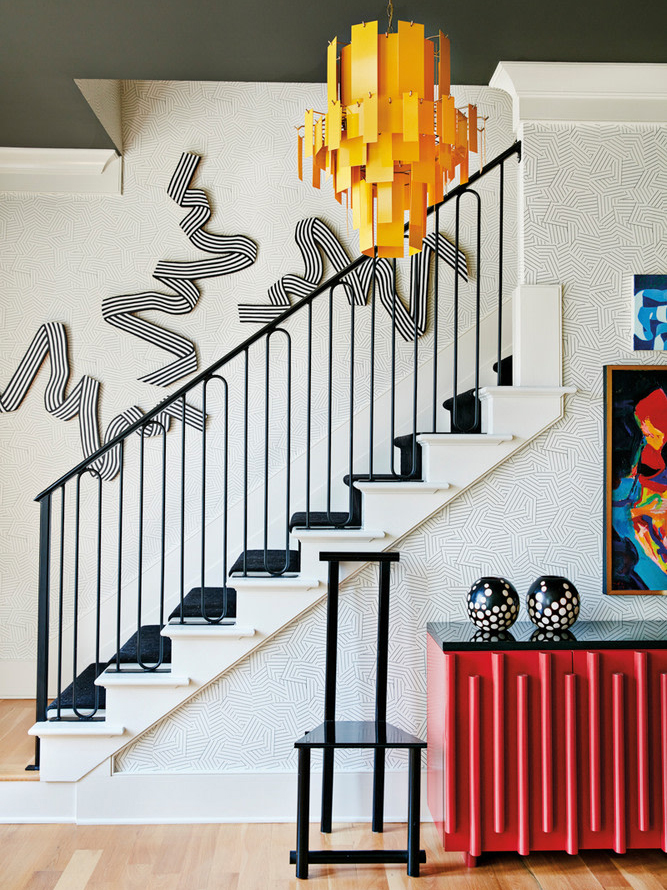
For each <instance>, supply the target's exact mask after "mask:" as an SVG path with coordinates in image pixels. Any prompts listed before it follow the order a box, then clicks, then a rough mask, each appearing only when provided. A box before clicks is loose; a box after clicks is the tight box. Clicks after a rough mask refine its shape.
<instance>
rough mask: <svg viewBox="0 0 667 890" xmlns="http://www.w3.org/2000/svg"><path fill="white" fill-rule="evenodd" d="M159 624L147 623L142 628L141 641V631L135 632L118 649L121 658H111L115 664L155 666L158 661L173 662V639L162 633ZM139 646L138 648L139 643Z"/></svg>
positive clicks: (163, 662)
mask: <svg viewBox="0 0 667 890" xmlns="http://www.w3.org/2000/svg"><path fill="white" fill-rule="evenodd" d="M161 629H162V628H161V627H160V625H159V624H146V625H144V626H143V627H142V628H141V642H140V643H139V631H137V632H136V633H133V634H132V636H131V637H130V639H129V640H128V641H127V643H125V644H124V645H122V646H121V647H120V649H119V650H118V656H119V658H118V659H116V656H115V655H114V657H113V658H112V659H111V661H112V662H113V663H114V664H115V663H116V661H119V662H120V664H137V663H138V662H139V663H141V664H145V665H148V666H153V665H155V664H157V663H158V662H161V663H162V664H171V640H170V639H169V637H163V636H162V635H161V634H160V631H161ZM138 643H139V648H138V650H137V644H138Z"/></svg>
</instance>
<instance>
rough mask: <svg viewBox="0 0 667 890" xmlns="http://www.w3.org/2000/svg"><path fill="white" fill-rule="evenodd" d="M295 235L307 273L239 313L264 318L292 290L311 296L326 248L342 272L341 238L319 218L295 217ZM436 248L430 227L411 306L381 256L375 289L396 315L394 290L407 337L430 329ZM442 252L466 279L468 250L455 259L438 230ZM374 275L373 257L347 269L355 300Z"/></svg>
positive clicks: (254, 320)
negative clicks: (430, 303)
mask: <svg viewBox="0 0 667 890" xmlns="http://www.w3.org/2000/svg"><path fill="white" fill-rule="evenodd" d="M294 237H295V240H296V243H297V246H298V248H299V250H300V251H301V256H302V257H303V262H304V266H305V272H304V274H303V276H302V277H299V276H298V275H285V276H283V277H282V278H281V279H280V281H277V282H276V283H275V284H274V285H272V286H271V287H270V288H269V300H270V302H269V303H268V304H257V303H250V304H242V305H239V319H240V320H241V321H242V322H246V323H250V324H266V323H267V322H270V321H273V319H274V318H277V317H278V316H279V315H281V314H282V313H283V312H284V311H285V309H288V308H289V307H290V306H291V300H290V295H292V296H294V297H297V298H298V299H303V298H304V297H307V296H308V294H310V293H311V292H312V290H313V288H315V287H317V285H318V284H319V283H320V281H321V279H322V276H323V274H324V263H323V260H322V254H324V255H325V256H326V258H327V259H328V260H329V263H330V264H331V266H332V268H333V270H334V272H341V271H342V270H343V269H344V268H345V267H346V266H348V265H349V263H350V259H349V257H348V255H347V253H346V252H345V249H344V248H343V246H342V244H341V243H340V241H339V240H338V239H337V238H336V236H335V235H334V234H333V232H332V231H331V230H330V229H329V228H328V226H326V225H325V223H323V222H322V221H321V220H319V219H315V218H312V219H304V220H301V222H299V223H297V226H296V232H295V235H294ZM435 252H436V237H435V233H434V232H432V233H430V234H428V235H427V236H426V237H425V238H424V247H423V250H422V251H421V253H419V254H416V255H415V256H414V257H413V258H412V260H411V262H412V274H413V276H415V275H416V276H417V282H418V286H417V287H416V288H414V293H413V294H410V300H409V306H408V307H406V305H405V303H404V302H403V300H402V299H401V298H400V296H399V295H398V293H397V292H396V282H395V281H394V267H393V264H392V263H391V262H390V261H389V260H387V259H380V260H378V261H377V267H376V290H377V293H378V296H379V298H380V302H381V304H382V305H383V306H384V308H385V309H386V310H387V312H388V313H389V314H390V315H393V313H394V296H395V295H396V309H395V311H396V329H397V330H398V332H399V333H400V335H401V336H402V337H403V338H404V339H405V340H410V339H412V338H413V337H414V335H415V323H416V325H417V336H418V337H421V335H422V334H423V333H424V332H425V331H426V323H427V306H428V288H429V276H430V270H431V259H432V257H433V256H434V255H435ZM438 256H439V257H440V259H441V260H443V261H444V262H445V263H447V264H448V265H449V266H451V268H452V269H456V268H457V267H458V274H459V275H460V277H461V278H462V279H463V280H464V281H467V280H468V266H467V261H466V257H465V254H464V253H463V252H462V251H461V250H460V249H459V251H458V262H457V260H456V248H455V247H454V245H453V244H452V243H451V242H450V241H448V240H447V238H445V237H444V235H440V236H439V238H438ZM372 277H373V261H372V259H370V258H369V259H368V260H365V261H364V262H363V263H361V264H360V265H359V266H357V268H356V269H354V270H353V271H352V272H350V273H349V275H346V276H345V279H344V280H345V282H346V283H347V284H348V286H349V290H348V300H352V299H353V300H354V303H355V305H356V306H363V305H365V303H366V295H367V294H368V291H369V288H370V284H371V279H372Z"/></svg>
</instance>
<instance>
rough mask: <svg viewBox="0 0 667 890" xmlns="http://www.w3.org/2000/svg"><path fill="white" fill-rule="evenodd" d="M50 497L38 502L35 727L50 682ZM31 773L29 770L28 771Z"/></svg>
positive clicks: (42, 715)
mask: <svg viewBox="0 0 667 890" xmlns="http://www.w3.org/2000/svg"><path fill="white" fill-rule="evenodd" d="M50 575H51V495H50V494H47V495H45V496H44V497H43V498H42V499H41V500H40V502H39V604H38V611H37V690H36V702H35V704H36V713H35V717H36V720H37V722H38V723H40V722H41V721H43V720H46V704H47V699H48V682H49V599H50V586H51V577H50ZM39 764H40V744H39V736H36V737H35V763H34V764H33V765H32V768H33V769H36V770H37V769H39ZM28 769H30V767H28Z"/></svg>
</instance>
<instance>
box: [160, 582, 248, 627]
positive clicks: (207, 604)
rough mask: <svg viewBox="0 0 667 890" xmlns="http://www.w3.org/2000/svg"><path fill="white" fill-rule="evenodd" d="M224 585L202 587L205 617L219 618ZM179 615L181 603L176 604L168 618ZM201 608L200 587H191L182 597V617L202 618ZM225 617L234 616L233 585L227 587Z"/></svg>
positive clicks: (178, 616) (234, 591) (234, 598)
mask: <svg viewBox="0 0 667 890" xmlns="http://www.w3.org/2000/svg"><path fill="white" fill-rule="evenodd" d="M224 591H225V588H224V587H205V588H204V608H205V610H206V616H207V618H214V619H217V618H220V616H221V615H222V610H223V603H224ZM180 617H181V604H180V602H179V604H178V605H177V606H176V608H175V609H174V611H173V612H172V613H171V615H170V616H169V618H168V620H169V621H171V620H172V619H173V618H180ZM203 617H204V616H203V615H202V608H201V587H193V588H192V590H191V591H190V592H189V593H188V594H187V595H186V596H184V597H183V618H203ZM225 618H236V590H234V588H233V587H228V588H227V611H226V614H225Z"/></svg>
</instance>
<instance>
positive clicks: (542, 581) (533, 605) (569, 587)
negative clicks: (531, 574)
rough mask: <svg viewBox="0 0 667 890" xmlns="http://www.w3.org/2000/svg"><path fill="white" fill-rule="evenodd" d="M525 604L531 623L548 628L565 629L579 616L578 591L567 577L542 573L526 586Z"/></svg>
mask: <svg viewBox="0 0 667 890" xmlns="http://www.w3.org/2000/svg"><path fill="white" fill-rule="evenodd" d="M526 606H527V608H528V615H529V617H530V620H531V621H532V622H533V624H536V625H537V626H538V627H542V628H545V629H548V630H565V629H566V628H568V627H572V625H573V624H574V622H575V621H576V620H577V618H578V617H579V606H580V601H579V593H578V591H577V588H576V587H575V586H574V584H573V583H572V582H571V581H568V579H567V578H563V577H561V576H560V575H542V576H541V577H540V578H538V579H537V580H536V581H533V583H532V584H531V585H530V587H529V588H528V594H527V596H526Z"/></svg>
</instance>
